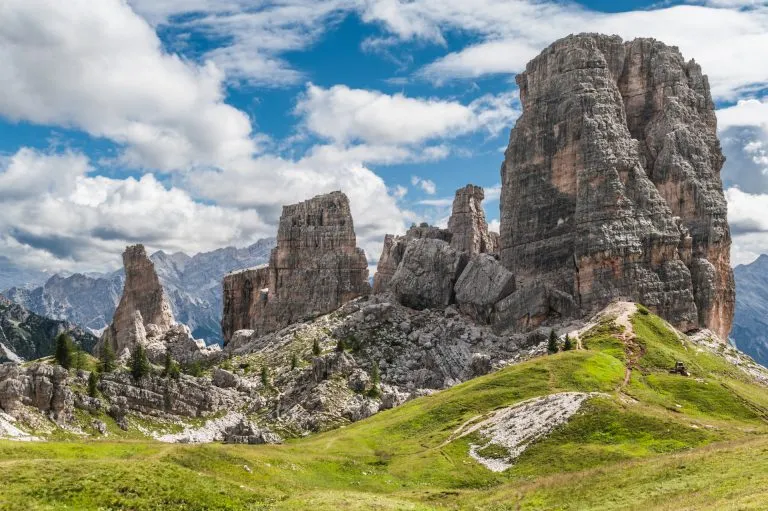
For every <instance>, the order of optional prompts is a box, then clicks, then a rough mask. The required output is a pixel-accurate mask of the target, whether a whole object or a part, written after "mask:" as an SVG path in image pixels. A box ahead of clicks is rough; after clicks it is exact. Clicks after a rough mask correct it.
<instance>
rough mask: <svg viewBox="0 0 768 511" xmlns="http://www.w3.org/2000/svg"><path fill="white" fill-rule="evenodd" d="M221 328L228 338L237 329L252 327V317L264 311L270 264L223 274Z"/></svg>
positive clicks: (225, 337)
mask: <svg viewBox="0 0 768 511" xmlns="http://www.w3.org/2000/svg"><path fill="white" fill-rule="evenodd" d="M223 286H224V292H223V301H224V313H223V314H222V320H221V331H222V333H223V335H224V339H227V340H229V339H230V338H232V334H234V333H235V332H236V331H238V330H250V329H251V319H252V318H254V317H255V316H256V315H258V314H262V313H263V309H264V306H265V304H266V301H267V298H268V293H269V266H268V265H262V266H259V267H257V268H249V269H246V270H240V271H235V272H232V273H230V274H228V275H226V276H225V277H224V282H223Z"/></svg>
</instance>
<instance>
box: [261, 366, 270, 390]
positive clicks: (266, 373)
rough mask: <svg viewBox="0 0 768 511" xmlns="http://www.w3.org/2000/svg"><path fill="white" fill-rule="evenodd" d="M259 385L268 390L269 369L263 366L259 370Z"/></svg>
mask: <svg viewBox="0 0 768 511" xmlns="http://www.w3.org/2000/svg"><path fill="white" fill-rule="evenodd" d="M261 384H262V385H264V388H265V389H268V388H269V368H268V367H267V366H264V367H262V368H261Z"/></svg>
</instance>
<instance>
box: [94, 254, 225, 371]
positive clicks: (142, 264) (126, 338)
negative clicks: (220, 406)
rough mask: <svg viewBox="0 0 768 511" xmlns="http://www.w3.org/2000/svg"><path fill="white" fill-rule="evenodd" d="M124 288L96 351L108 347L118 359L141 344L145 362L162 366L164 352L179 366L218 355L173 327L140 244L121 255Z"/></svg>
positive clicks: (187, 332)
mask: <svg viewBox="0 0 768 511" xmlns="http://www.w3.org/2000/svg"><path fill="white" fill-rule="evenodd" d="M123 264H124V266H125V286H124V287H123V295H122V297H121V298H120V304H119V305H118V306H117V310H116V311H115V316H114V318H113V320H112V324H111V325H110V326H109V328H107V329H106V330H105V331H104V333H103V334H102V336H101V339H99V343H98V344H97V346H96V352H97V353H101V352H102V350H103V349H104V348H105V346H107V345H109V346H111V348H112V350H113V351H114V353H115V354H116V355H117V356H118V357H119V358H121V359H126V358H127V357H128V355H130V353H131V352H132V351H133V350H134V349H135V348H136V346H138V345H141V346H144V347H146V349H147V355H148V357H149V359H150V360H151V361H152V362H154V363H162V362H163V360H164V358H165V354H166V352H169V353H170V354H171V357H172V358H173V359H175V360H177V361H178V362H180V363H182V364H188V363H191V362H195V361H199V360H203V359H207V358H210V357H212V356H215V355H216V354H217V353H220V351H221V349H220V348H219V346H218V345H213V346H210V347H206V345H205V342H204V341H202V340H198V339H194V338H193V337H192V333H191V332H190V329H189V327H187V326H186V325H181V324H177V323H176V322H175V321H174V319H173V314H172V313H171V306H170V304H169V302H168V299H167V297H166V296H165V292H164V291H163V288H162V286H161V285H160V280H159V279H158V277H157V273H156V272H155V266H154V264H153V263H152V261H151V260H150V259H149V257H147V253H146V251H145V250H144V246H143V245H134V246H130V247H128V248H126V250H125V252H124V253H123Z"/></svg>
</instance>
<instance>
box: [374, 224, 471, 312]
mask: <svg viewBox="0 0 768 511" xmlns="http://www.w3.org/2000/svg"><path fill="white" fill-rule="evenodd" d="M466 264H467V254H465V253H463V252H459V251H457V250H454V249H453V248H452V247H451V246H450V245H449V244H448V243H446V242H445V241H441V240H436V239H419V240H413V241H411V242H410V243H408V247H407V248H406V249H405V254H403V260H402V261H401V262H400V265H399V266H398V267H397V271H396V272H395V274H394V275H393V276H392V280H391V281H390V282H389V290H390V291H392V293H393V294H394V295H395V296H396V297H397V300H398V301H399V302H400V303H401V304H403V305H406V306H408V307H412V308H414V309H426V308H431V307H444V306H446V305H450V304H451V303H453V301H454V291H453V286H454V284H456V280H457V279H458V278H459V275H461V272H462V270H464V267H465V266H466Z"/></svg>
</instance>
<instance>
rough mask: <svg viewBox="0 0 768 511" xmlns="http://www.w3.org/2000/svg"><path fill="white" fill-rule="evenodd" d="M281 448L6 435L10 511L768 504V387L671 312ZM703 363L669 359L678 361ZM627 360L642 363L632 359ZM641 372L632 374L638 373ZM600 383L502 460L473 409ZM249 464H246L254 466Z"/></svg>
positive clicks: (2, 453)
mask: <svg viewBox="0 0 768 511" xmlns="http://www.w3.org/2000/svg"><path fill="white" fill-rule="evenodd" d="M632 325H633V327H634V331H635V334H636V337H635V338H634V339H633V340H631V342H627V343H625V342H624V341H623V340H622V339H623V338H624V337H625V335H624V334H625V333H624V332H622V328H620V327H617V326H616V325H615V324H613V323H612V321H610V320H604V321H602V322H601V324H599V325H598V326H597V327H595V328H594V329H592V331H590V332H589V333H588V334H587V335H585V336H583V337H582V342H583V344H584V345H585V346H586V349H582V350H577V351H571V352H566V353H560V354H557V355H553V356H548V357H542V358H539V359H535V360H532V361H529V362H526V363H523V364H519V365H515V366H511V367H508V368H506V369H504V370H501V371H498V372H496V373H493V374H490V375H487V376H484V377H481V378H477V379H474V380H471V381H469V382H466V383H464V384H461V385H458V386H456V387H454V388H452V389H449V390H446V391H444V392H440V393H437V394H434V395H432V396H429V397H425V398H421V399H418V400H414V401H412V402H409V403H407V404H405V405H403V406H401V407H399V408H396V409H394V410H390V411H386V412H382V413H380V414H377V415H375V416H374V417H371V418H370V419H368V420H365V421H362V422H359V423H357V424H354V425H352V426H349V427H346V428H342V429H339V430H336V431H331V432H327V433H324V434H320V435H316V436H313V437H310V438H305V439H301V440H293V441H291V442H289V443H288V444H286V445H282V446H229V445H205V446H183V445H163V444H157V443H150V442H95V441H94V442H87V443H82V442H61V443H36V444H16V443H11V442H3V443H0V480H2V481H3V491H2V492H0V509H185V510H186V509H314V510H322V509H333V510H338V509H579V510H581V509H668V508H675V509H765V508H766V507H768V484H766V483H768V470H767V469H768V434H767V433H768V423H767V422H766V417H767V416H768V392H766V390H768V389H766V388H764V387H761V386H758V385H756V384H755V383H753V381H752V380H751V378H750V377H749V376H747V375H746V374H745V373H743V372H742V371H741V370H740V369H738V368H736V367H735V366H733V365H731V364H729V363H728V362H726V361H725V360H724V359H723V358H721V357H720V356H717V355H714V354H712V353H710V352H708V351H706V350H702V349H699V347H697V346H696V345H694V344H693V343H691V342H690V341H689V340H687V339H683V338H681V337H679V336H678V335H677V334H676V333H675V332H674V331H672V330H670V329H669V328H668V327H667V326H666V324H665V323H664V322H663V321H661V320H660V319H659V318H656V317H655V316H653V315H650V314H641V313H638V314H636V315H635V316H633V317H632ZM678 360H679V361H683V362H684V363H685V364H686V366H687V367H688V369H689V371H690V372H691V376H689V377H684V376H679V375H673V374H670V373H669V369H670V368H671V367H672V366H674V363H675V361H678ZM627 364H629V365H630V366H631V371H629V372H628V371H627ZM627 375H628V376H629V377H628V378H627ZM562 391H582V392H600V393H601V395H600V396H599V397H594V398H592V399H590V401H589V402H588V403H587V404H586V405H585V406H584V407H583V408H582V410H581V411H580V412H579V413H578V414H577V415H575V416H574V417H573V418H572V419H571V420H570V421H569V422H568V423H567V424H565V425H563V426H560V427H558V428H557V429H556V430H555V431H553V433H552V434H551V435H549V436H548V437H546V438H545V439H542V440H540V441H538V442H536V443H534V444H533V445H532V446H531V447H530V448H529V449H528V450H526V451H525V452H524V453H523V454H522V456H520V458H519V459H518V460H517V462H516V463H515V465H514V466H513V467H512V468H511V469H509V470H507V471H505V472H502V473H494V472H490V471H488V470H487V469H486V468H484V467H483V466H481V465H480V464H478V463H477V462H476V461H475V460H474V459H472V458H471V457H470V456H469V455H468V449H469V443H470V441H471V439H472V437H471V435H470V436H467V437H463V438H459V439H455V440H454V439H453V438H454V436H455V435H454V433H455V431H456V430H457V428H459V427H460V426H461V425H462V424H464V423H466V422H467V421H472V420H477V419H478V418H481V417H483V416H485V415H486V414H488V413H489V412H491V411H493V410H496V409H499V408H503V407H506V406H509V405H512V404H514V403H517V402H520V401H523V400H526V399H529V398H532V397H536V396H542V395H546V394H550V393H554V392H562ZM246 467H247V468H246Z"/></svg>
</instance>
